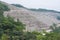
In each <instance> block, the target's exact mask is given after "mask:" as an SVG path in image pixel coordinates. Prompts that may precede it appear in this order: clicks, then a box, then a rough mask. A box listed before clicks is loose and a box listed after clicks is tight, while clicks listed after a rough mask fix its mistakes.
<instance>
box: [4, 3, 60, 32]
mask: <svg viewBox="0 0 60 40" xmlns="http://www.w3.org/2000/svg"><path fill="white" fill-rule="evenodd" d="M4 4H6V5H7V6H8V7H9V8H10V9H11V10H10V11H5V12H4V16H7V15H9V16H12V17H13V18H14V19H15V20H16V19H19V20H20V21H21V22H23V23H24V24H26V31H41V30H42V29H45V30H48V29H49V26H50V25H51V24H53V23H60V21H58V20H57V19H56V18H55V17H54V16H51V15H48V14H50V13H51V12H48V13H47V12H46V13H45V12H35V11H30V10H27V9H24V8H17V7H15V6H13V5H10V4H7V3H4Z"/></svg>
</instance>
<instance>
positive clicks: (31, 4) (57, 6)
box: [1, 0, 60, 11]
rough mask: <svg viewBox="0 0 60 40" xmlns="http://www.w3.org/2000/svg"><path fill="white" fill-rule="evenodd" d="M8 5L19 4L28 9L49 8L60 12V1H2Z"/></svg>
mask: <svg viewBox="0 0 60 40" xmlns="http://www.w3.org/2000/svg"><path fill="white" fill-rule="evenodd" d="M1 1H5V2H7V3H10V4H12V3H15V4H16V3H17V4H21V5H23V6H25V7H28V8H47V9H53V10H57V11H60V0H1Z"/></svg>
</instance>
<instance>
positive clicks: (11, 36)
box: [0, 4, 60, 40]
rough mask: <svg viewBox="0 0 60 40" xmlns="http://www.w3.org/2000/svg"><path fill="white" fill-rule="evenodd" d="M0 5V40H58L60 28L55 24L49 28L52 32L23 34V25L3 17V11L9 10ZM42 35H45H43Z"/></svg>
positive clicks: (59, 38) (59, 39)
mask: <svg viewBox="0 0 60 40" xmlns="http://www.w3.org/2000/svg"><path fill="white" fill-rule="evenodd" d="M3 6H4V5H3V4H0V40H60V27H57V25H56V24H53V25H52V26H51V29H52V30H53V31H51V32H49V33H47V32H45V31H42V32H35V31H34V32H25V31H23V30H24V29H25V25H24V24H23V23H22V22H20V21H19V19H17V21H14V19H13V18H11V17H10V16H8V17H4V15H3V11H8V10H7V9H9V8H8V7H7V6H6V5H5V6H6V7H7V8H6V7H3ZM43 33H44V34H45V35H43Z"/></svg>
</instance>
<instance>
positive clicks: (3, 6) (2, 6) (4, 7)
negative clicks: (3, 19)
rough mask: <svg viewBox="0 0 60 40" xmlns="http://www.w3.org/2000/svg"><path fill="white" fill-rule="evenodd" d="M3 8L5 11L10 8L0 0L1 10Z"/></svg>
mask: <svg viewBox="0 0 60 40" xmlns="http://www.w3.org/2000/svg"><path fill="white" fill-rule="evenodd" d="M1 9H2V10H4V11H8V10H10V9H9V8H8V7H7V6H6V5H5V4H3V3H1V2H0V10H1Z"/></svg>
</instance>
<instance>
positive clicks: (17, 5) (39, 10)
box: [12, 4, 60, 13]
mask: <svg viewBox="0 0 60 40" xmlns="http://www.w3.org/2000/svg"><path fill="white" fill-rule="evenodd" d="M12 5H14V6H16V7H19V8H26V7H24V6H22V5H20V4H12ZM27 9H29V10H31V11H37V12H54V13H60V12H58V11H55V10H49V9H43V8H39V9H33V8H32V9H30V8H27Z"/></svg>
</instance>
